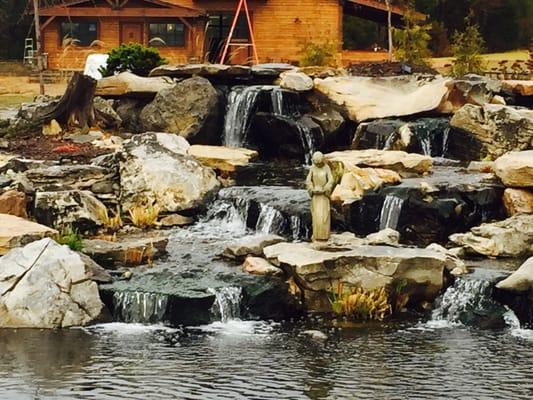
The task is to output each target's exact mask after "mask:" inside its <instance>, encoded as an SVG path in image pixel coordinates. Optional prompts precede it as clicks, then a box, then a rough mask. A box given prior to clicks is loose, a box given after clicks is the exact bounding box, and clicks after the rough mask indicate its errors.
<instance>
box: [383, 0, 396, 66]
mask: <svg viewBox="0 0 533 400" xmlns="http://www.w3.org/2000/svg"><path fill="white" fill-rule="evenodd" d="M390 2H391V0H385V3H386V4H387V32H388V40H389V52H388V56H387V59H388V61H389V62H392V53H393V51H394V48H393V44H392V10H391V6H390Z"/></svg>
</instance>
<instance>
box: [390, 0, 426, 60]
mask: <svg viewBox="0 0 533 400" xmlns="http://www.w3.org/2000/svg"><path fill="white" fill-rule="evenodd" d="M403 21H404V26H403V28H401V29H398V28H396V29H394V41H395V43H396V50H395V55H396V58H397V59H398V60H399V61H401V62H406V63H409V64H414V65H428V61H427V58H429V57H430V56H431V54H430V51H429V48H428V45H429V41H430V40H431V35H430V34H429V32H430V30H431V25H429V24H424V25H419V24H418V22H417V15H416V12H415V10H414V8H412V7H409V8H408V9H407V11H406V12H405V14H404V17H403Z"/></svg>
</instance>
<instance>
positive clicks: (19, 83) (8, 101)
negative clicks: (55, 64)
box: [0, 76, 67, 106]
mask: <svg viewBox="0 0 533 400" xmlns="http://www.w3.org/2000/svg"><path fill="white" fill-rule="evenodd" d="M66 87H67V84H66V83H54V84H50V85H45V91H46V94H48V95H51V96H59V95H62V94H63V93H64V92H65V88H66ZM38 94H39V84H38V83H30V82H29V77H27V76H0V106H15V105H18V104H20V103H23V102H26V101H31V100H32V99H33V98H34V97H35V96H37V95H38Z"/></svg>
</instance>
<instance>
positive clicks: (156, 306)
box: [113, 291, 168, 324]
mask: <svg viewBox="0 0 533 400" xmlns="http://www.w3.org/2000/svg"><path fill="white" fill-rule="evenodd" d="M167 304H168V297H167V296H166V295H163V294H159V293H147V292H138V291H135V292H130V291H124V292H115V293H114V294H113V305H114V314H115V315H114V317H115V319H116V320H118V321H122V322H138V323H144V324H148V323H159V322H163V320H164V317H165V313H166V310H167Z"/></svg>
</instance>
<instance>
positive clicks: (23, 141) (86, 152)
mask: <svg viewBox="0 0 533 400" xmlns="http://www.w3.org/2000/svg"><path fill="white" fill-rule="evenodd" d="M6 150H7V151H8V152H9V153H13V154H17V155H18V156H21V157H24V158H29V159H34V160H61V159H65V158H71V159H75V160H77V161H79V162H87V161H89V160H90V159H92V158H94V157H97V156H100V155H102V154H107V153H109V152H110V150H109V149H101V148H98V147H95V146H93V145H92V144H90V143H83V144H74V143H72V142H71V141H69V140H67V139H63V138H61V137H51V136H42V135H37V136H28V137H16V138H12V139H9V143H8V147H7V149H6Z"/></svg>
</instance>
